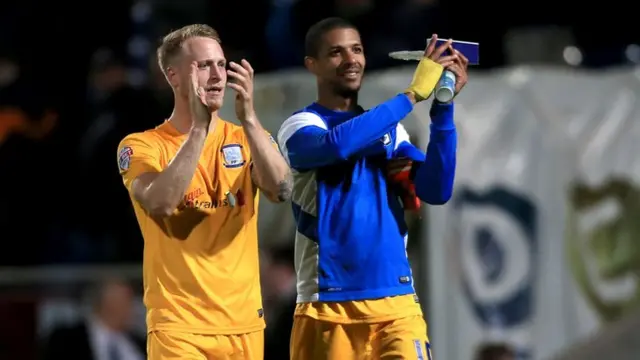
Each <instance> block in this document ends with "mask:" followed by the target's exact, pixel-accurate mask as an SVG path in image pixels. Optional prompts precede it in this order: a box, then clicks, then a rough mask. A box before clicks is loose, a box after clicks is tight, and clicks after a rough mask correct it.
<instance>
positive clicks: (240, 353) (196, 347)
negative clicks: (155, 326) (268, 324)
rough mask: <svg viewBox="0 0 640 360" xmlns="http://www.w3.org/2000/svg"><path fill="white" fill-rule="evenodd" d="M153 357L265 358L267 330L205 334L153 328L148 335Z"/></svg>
mask: <svg viewBox="0 0 640 360" xmlns="http://www.w3.org/2000/svg"><path fill="white" fill-rule="evenodd" d="M147 356H148V359H149V360H174V359H175V360H178V359H180V360H183V359H185V360H196V359H198V360H201V359H202V360H235V359H237V360H262V359H263V357H264V332H263V331H262V330H261V331H255V332H252V333H248V334H241V335H202V334H190V333H182V332H165V331H153V332H151V333H149V335H148V337H147Z"/></svg>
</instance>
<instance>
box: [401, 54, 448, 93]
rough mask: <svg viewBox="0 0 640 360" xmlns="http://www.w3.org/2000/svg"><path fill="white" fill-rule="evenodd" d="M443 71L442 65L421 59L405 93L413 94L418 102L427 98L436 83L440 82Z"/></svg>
mask: <svg viewBox="0 0 640 360" xmlns="http://www.w3.org/2000/svg"><path fill="white" fill-rule="evenodd" d="M443 70H444V68H443V67H442V65H440V64H438V63H436V62H434V61H433V60H431V59H428V58H423V59H422V60H420V62H419V63H418V67H417V68H416V71H415V72H414V73H413V80H411V84H410V85H409V88H407V92H411V93H413V94H415V95H416V97H417V98H418V100H424V99H427V98H429V96H431V93H432V92H433V89H434V88H435V87H436V85H437V84H438V81H440V77H441V76H442V71H443Z"/></svg>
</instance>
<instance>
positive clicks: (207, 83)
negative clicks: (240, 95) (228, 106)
mask: <svg viewBox="0 0 640 360" xmlns="http://www.w3.org/2000/svg"><path fill="white" fill-rule="evenodd" d="M194 61H195V62H197V63H198V67H197V73H196V74H197V78H198V86H200V87H202V88H204V90H205V91H206V99H207V100H206V103H207V105H208V106H209V108H211V109H212V110H218V109H220V108H221V107H222V103H223V99H224V90H225V86H226V84H227V72H226V66H227V61H226V59H225V57H224V52H223V51H222V47H221V46H220V43H219V42H218V41H217V40H215V39H212V38H208V37H193V38H189V39H187V40H186V41H185V42H184V43H183V44H182V51H181V54H180V56H179V58H178V59H177V61H176V65H175V67H171V68H170V69H169V72H168V75H169V76H168V78H169V82H170V83H171V85H172V86H173V87H174V88H176V91H177V92H178V93H179V95H180V96H181V97H182V98H183V99H188V97H189V87H190V86H191V75H190V71H191V69H190V66H191V63H192V62H194Z"/></svg>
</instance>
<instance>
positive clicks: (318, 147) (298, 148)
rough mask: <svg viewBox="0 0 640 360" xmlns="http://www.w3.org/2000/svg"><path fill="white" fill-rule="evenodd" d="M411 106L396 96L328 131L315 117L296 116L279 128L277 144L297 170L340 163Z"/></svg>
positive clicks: (410, 99) (404, 97) (386, 129)
mask: <svg viewBox="0 0 640 360" xmlns="http://www.w3.org/2000/svg"><path fill="white" fill-rule="evenodd" d="M414 103H415V99H414V98H413V97H412V96H410V95H405V94H400V95H397V96H396V97H394V98H392V99H390V100H388V101H386V102H384V103H382V104H380V105H378V106H376V107H374V108H372V109H370V110H369V111H367V112H365V113H364V114H362V115H359V116H356V117H354V118H353V119H350V120H348V121H346V122H344V123H342V124H340V125H338V126H336V127H334V128H332V129H328V128H327V125H326V124H325V122H324V120H323V119H322V118H321V117H320V116H319V115H317V114H315V113H311V112H301V113H297V114H295V115H293V116H291V117H290V118H288V119H287V120H286V121H285V122H284V123H283V124H282V127H281V128H280V131H279V132H278V144H279V145H280V150H281V151H282V153H283V154H284V155H285V158H286V159H287V160H288V161H289V164H290V165H291V167H293V168H296V169H299V170H304V169H311V168H317V167H322V166H326V165H330V164H333V163H336V162H339V161H344V160H346V159H348V158H349V157H350V156H352V155H354V154H356V153H357V152H359V151H362V150H364V149H365V148H366V147H367V146H368V145H369V144H371V143H372V142H374V141H377V140H379V139H381V138H382V137H383V136H384V135H385V134H387V133H389V132H390V131H391V130H393V129H394V128H395V127H396V125H397V124H398V122H399V121H400V120H402V119H404V117H405V116H407V114H409V113H410V112H411V110H412V109H413V104H414Z"/></svg>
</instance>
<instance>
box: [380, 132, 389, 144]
mask: <svg viewBox="0 0 640 360" xmlns="http://www.w3.org/2000/svg"><path fill="white" fill-rule="evenodd" d="M380 141H382V144H384V146H387V145H389V144H391V135H389V134H384V136H383V137H382V139H380Z"/></svg>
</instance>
